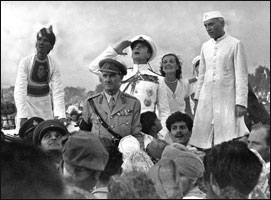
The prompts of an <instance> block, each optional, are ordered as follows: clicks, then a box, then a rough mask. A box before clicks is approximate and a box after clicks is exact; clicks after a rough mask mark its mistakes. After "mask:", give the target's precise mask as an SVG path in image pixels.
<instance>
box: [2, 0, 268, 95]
mask: <svg viewBox="0 0 271 200" xmlns="http://www.w3.org/2000/svg"><path fill="white" fill-rule="evenodd" d="M212 10H219V11H221V13H222V14H223V15H224V17H225V19H226V31H228V32H229V33H230V34H231V35H233V36H234V37H236V38H238V39H240V40H241V41H242V42H243V43H244V45H245V49H246V55H247V62H248V69H249V73H253V72H254V71H255V68H256V67H257V66H258V65H266V66H267V67H268V68H269V69H270V2H269V1H238V2H235V1H200V2H198V1H197V2H196V1H195V2H194V1H180V2H178V1H137V2H135V1H108V2H104V1H89V2H80V1H76V2H75V1H74V2H73V1H67V2H65V1H62V2H61V1H59V2H57V1H55V2H52V1H50V2H49V1H48V2H47V1H40V2H33V1H28V2H27V1H22V2H19V1H18V2H8V1H1V87H7V86H11V85H14V83H15V79H16V75H17V69H18V64H19V61H20V59H21V58H23V57H24V56H27V55H28V54H30V53H33V52H35V48H34V45H35V42H36V33H37V32H38V31H39V30H40V29H41V28H43V27H48V26H49V25H53V30H54V32H55V35H56V44H55V46H54V49H53V51H51V53H50V54H51V55H52V56H53V57H54V58H55V60H56V61H57V62H58V63H59V65H60V70H61V74H62V81H63V84H64V86H73V87H78V86H79V87H85V88H86V89H87V90H95V86H96V85H97V84H98V82H99V81H98V77H97V76H96V75H94V74H92V73H90V72H89V71H88V65H89V63H90V62H91V61H92V60H93V59H94V58H95V57H96V56H98V55H99V54H100V53H101V52H102V51H103V50H104V49H105V48H106V47H107V46H108V45H114V44H116V43H117V42H119V41H121V40H124V39H131V38H132V37H133V36H135V35H139V34H144V35H149V36H150V37H152V38H153V40H154V41H155V43H156V45H157V56H156V58H155V59H154V60H153V61H151V65H152V66H153V68H155V70H157V67H158V66H159V58H160V57H161V56H162V55H163V54H164V53H167V52H173V53H176V54H178V55H181V56H182V58H183V60H184V66H183V76H184V78H190V77H191V76H192V65H191V61H192V60H193V58H194V57H195V56H197V55H198V54H199V53H200V48H201V45H202V43H203V42H205V41H207V40H208V39H209V36H208V35H207V33H206V30H205V28H204V26H203V23H202V14H203V13H204V12H208V11H212ZM128 53H130V52H129V51H128ZM125 60H126V61H127V62H128V61H131V59H130V54H129V55H128V56H127V58H126V59H125Z"/></svg>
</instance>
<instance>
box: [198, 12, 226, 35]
mask: <svg viewBox="0 0 271 200" xmlns="http://www.w3.org/2000/svg"><path fill="white" fill-rule="evenodd" d="M203 24H204V26H205V29H206V31H207V33H208V35H209V36H210V37H211V38H213V39H214V40H217V39H218V38H220V37H222V36H223V35H224V34H225V31H224V26H225V21H224V17H223V15H222V14H221V13H220V12H219V11H211V12H207V13H204V14H203Z"/></svg>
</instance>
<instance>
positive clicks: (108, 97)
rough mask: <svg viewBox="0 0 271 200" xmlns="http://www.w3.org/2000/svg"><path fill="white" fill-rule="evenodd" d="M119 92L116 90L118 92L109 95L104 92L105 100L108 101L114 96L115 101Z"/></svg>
mask: <svg viewBox="0 0 271 200" xmlns="http://www.w3.org/2000/svg"><path fill="white" fill-rule="evenodd" d="M119 93H120V91H118V92H117V93H116V94H114V95H109V94H107V93H106V92H104V95H105V97H106V100H107V102H108V103H109V101H110V99H111V98H112V97H114V99H115V101H117V98H118V96H119Z"/></svg>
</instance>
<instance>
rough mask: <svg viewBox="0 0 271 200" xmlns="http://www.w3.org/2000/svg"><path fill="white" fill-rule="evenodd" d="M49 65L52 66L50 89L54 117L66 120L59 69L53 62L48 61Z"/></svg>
mask: <svg viewBox="0 0 271 200" xmlns="http://www.w3.org/2000/svg"><path fill="white" fill-rule="evenodd" d="M50 61H51V62H50V64H51V66H53V67H52V68H51V69H52V70H53V72H52V77H51V87H52V95H53V107H54V116H55V117H57V116H58V117H59V118H66V114H65V101H64V87H63V84H62V81H61V74H60V68H59V66H58V65H57V64H56V63H55V61H53V60H51V59H50Z"/></svg>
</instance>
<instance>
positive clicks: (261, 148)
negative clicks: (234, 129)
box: [248, 123, 270, 162]
mask: <svg viewBox="0 0 271 200" xmlns="http://www.w3.org/2000/svg"><path fill="white" fill-rule="evenodd" d="M248 148H250V149H254V150H256V151H257V152H258V153H259V154H260V155H261V157H262V158H263V160H264V161H265V162H269V161H270V125H263V124H261V123H259V124H256V125H254V126H252V130H251V132H250V134H249V137H248Z"/></svg>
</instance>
